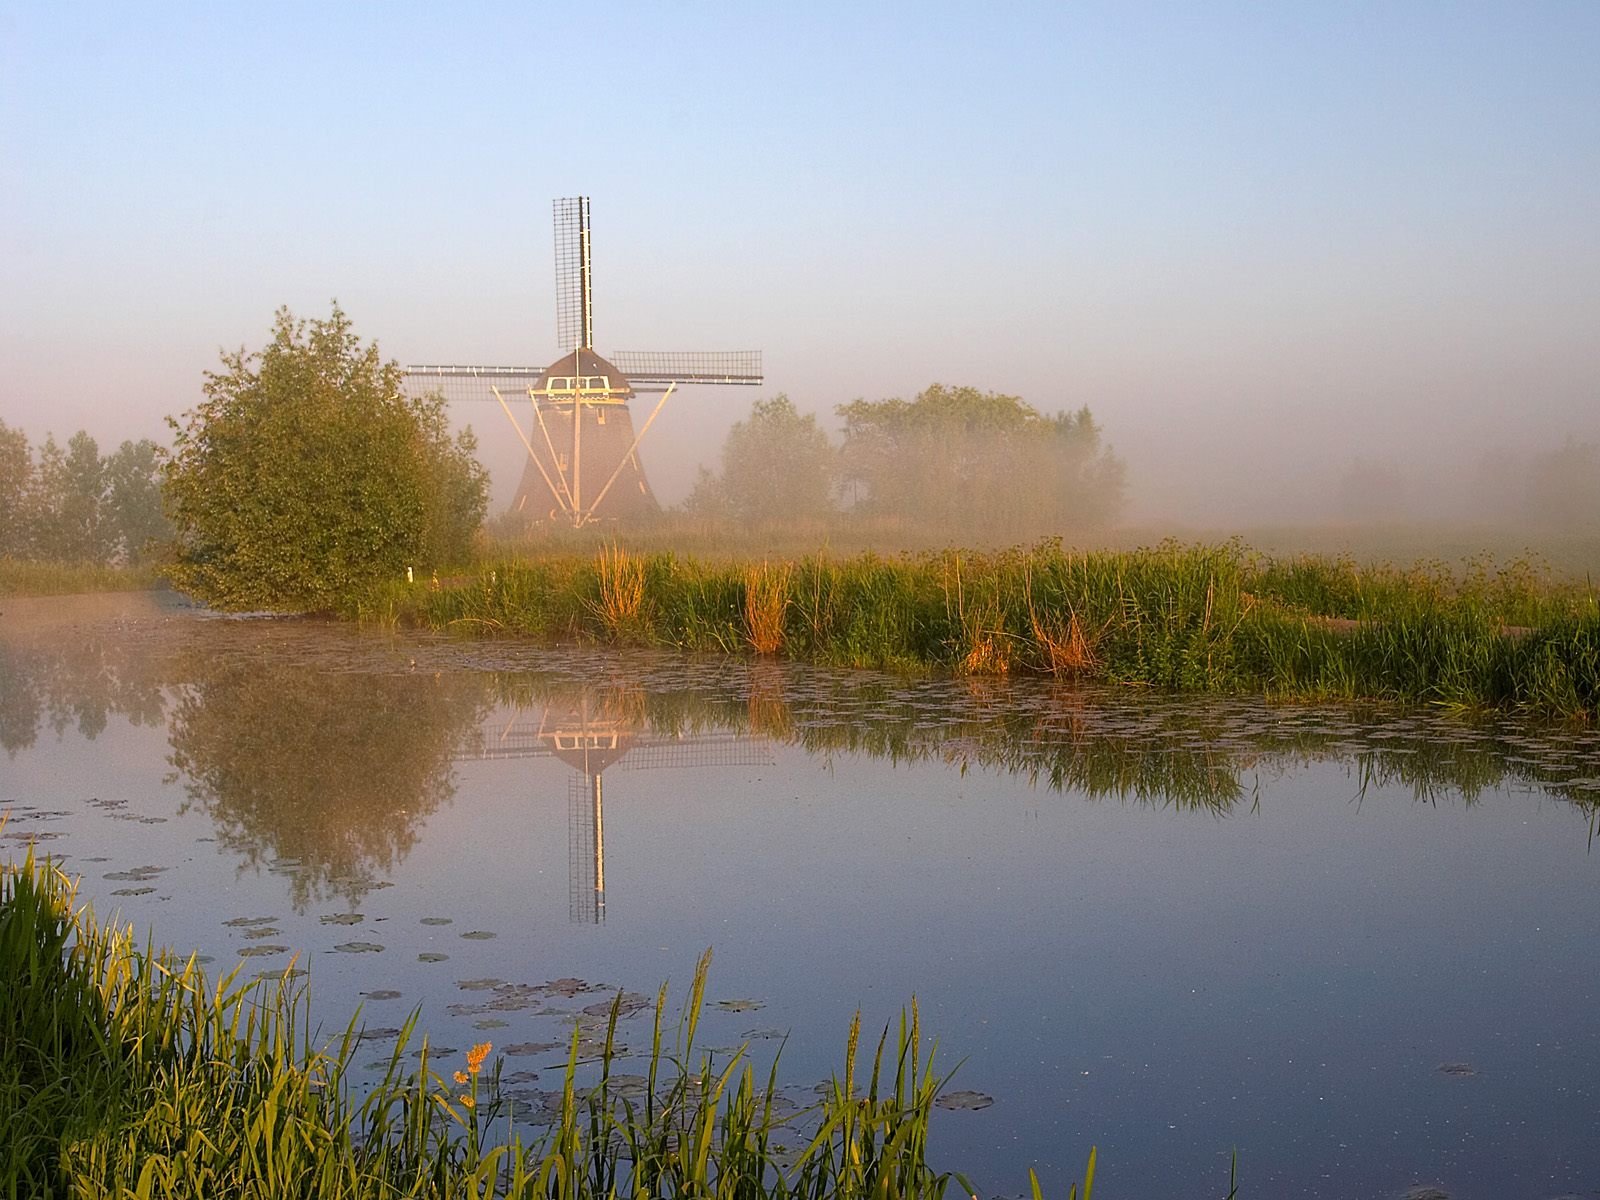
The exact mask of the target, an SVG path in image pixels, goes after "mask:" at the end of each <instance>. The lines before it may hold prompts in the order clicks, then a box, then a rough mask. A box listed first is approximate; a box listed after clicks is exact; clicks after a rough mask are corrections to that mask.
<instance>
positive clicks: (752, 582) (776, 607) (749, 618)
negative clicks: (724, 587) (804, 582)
mask: <svg viewBox="0 0 1600 1200" xmlns="http://www.w3.org/2000/svg"><path fill="white" fill-rule="evenodd" d="M793 574H794V567H793V566H792V565H791V564H789V563H784V562H780V563H771V562H767V561H764V560H763V561H762V562H761V563H760V564H759V565H751V566H749V567H746V568H745V572H744V623H745V628H746V631H747V634H746V636H747V637H748V638H749V641H750V648H751V649H752V650H754V651H755V652H756V653H757V654H776V653H778V651H779V650H781V649H782V648H783V618H784V614H785V612H786V611H787V610H788V607H789V579H790V576H792V575H793Z"/></svg>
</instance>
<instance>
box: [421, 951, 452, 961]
mask: <svg viewBox="0 0 1600 1200" xmlns="http://www.w3.org/2000/svg"><path fill="white" fill-rule="evenodd" d="M449 957H450V956H449V955H448V954H435V953H433V952H432V951H424V952H423V953H421V954H419V955H417V961H418V962H444V961H445V959H447V958H449Z"/></svg>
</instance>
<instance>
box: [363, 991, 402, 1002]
mask: <svg viewBox="0 0 1600 1200" xmlns="http://www.w3.org/2000/svg"><path fill="white" fill-rule="evenodd" d="M361 994H362V995H363V996H365V997H366V998H367V999H368V1000H398V999H400V993H399V992H395V991H390V990H389V989H388V988H379V989H378V990H377V991H373V992H362V993H361Z"/></svg>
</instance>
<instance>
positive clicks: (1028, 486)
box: [838, 384, 1124, 537]
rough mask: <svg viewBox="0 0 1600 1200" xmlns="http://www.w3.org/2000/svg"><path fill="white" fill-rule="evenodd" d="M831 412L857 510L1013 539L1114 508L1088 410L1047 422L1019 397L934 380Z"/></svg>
mask: <svg viewBox="0 0 1600 1200" xmlns="http://www.w3.org/2000/svg"><path fill="white" fill-rule="evenodd" d="M838 412H839V415H840V416H841V417H842V418H843V419H844V423H845V435H844V449H843V455H842V457H843V462H844V475H845V478H846V480H847V481H849V483H851V484H852V485H853V486H854V488H855V489H856V491H857V494H858V497H859V499H858V502H857V504H858V507H859V508H860V509H861V510H863V511H866V512H871V513H876V514H880V515H885V516H894V517H900V518H902V519H905V520H911V521H915V522H916V523H918V524H922V525H927V526H932V527H934V528H940V529H949V530H952V531H957V532H960V533H963V534H987V535H990V536H1001V537H1015V536H1022V535H1024V534H1036V533H1046V532H1053V531H1057V530H1060V529H1062V528H1065V527H1084V526H1097V525H1103V524H1106V523H1108V522H1110V521H1111V520H1113V519H1115V517H1116V516H1117V514H1118V512H1119V511H1120V509H1121V506H1122V500H1123V489H1124V482H1123V468H1122V463H1121V462H1120V460H1118V459H1117V458H1116V457H1115V456H1114V455H1112V454H1111V452H1110V451H1109V450H1106V449H1104V448H1102V446H1101V444H1100V429H1099V426H1097V425H1096V424H1095V422H1094V418H1093V417H1092V416H1091V415H1090V413H1089V410H1088V409H1087V408H1082V409H1079V410H1078V411H1076V412H1067V413H1061V414H1059V415H1057V416H1046V415H1044V414H1043V413H1040V412H1039V411H1038V410H1037V409H1035V408H1033V407H1032V406H1031V405H1029V404H1027V403H1025V402H1024V401H1023V400H1022V399H1021V398H1019V397H1017V396H1006V395H1001V394H999V393H996V392H980V391H978V389H976V388H971V387H954V388H951V387H945V386H943V385H942V384H934V385H933V386H931V387H929V388H928V389H927V390H925V391H923V392H921V393H919V394H918V395H917V396H916V397H915V398H913V399H911V400H900V399H894V400H875V401H869V400H856V401H854V402H853V403H850V404H845V405H841V406H840V407H839V409H838Z"/></svg>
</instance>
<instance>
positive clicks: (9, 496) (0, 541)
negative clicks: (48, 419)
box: [0, 421, 33, 558]
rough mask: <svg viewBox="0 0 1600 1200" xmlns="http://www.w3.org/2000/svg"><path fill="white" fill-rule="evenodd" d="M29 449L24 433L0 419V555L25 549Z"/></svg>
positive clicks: (17, 554)
mask: <svg viewBox="0 0 1600 1200" xmlns="http://www.w3.org/2000/svg"><path fill="white" fill-rule="evenodd" d="M32 494H33V452H32V451H31V450H30V449H29V448H28V435H27V434H25V433H23V432H22V430H20V429H12V428H11V427H10V426H8V425H7V424H6V423H5V422H4V421H0V558H6V557H10V558H21V557H23V556H24V555H25V554H26V553H27V551H28V535H29V527H30V525H31V518H30V509H29V504H30V498H31V497H32Z"/></svg>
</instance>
